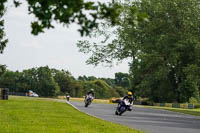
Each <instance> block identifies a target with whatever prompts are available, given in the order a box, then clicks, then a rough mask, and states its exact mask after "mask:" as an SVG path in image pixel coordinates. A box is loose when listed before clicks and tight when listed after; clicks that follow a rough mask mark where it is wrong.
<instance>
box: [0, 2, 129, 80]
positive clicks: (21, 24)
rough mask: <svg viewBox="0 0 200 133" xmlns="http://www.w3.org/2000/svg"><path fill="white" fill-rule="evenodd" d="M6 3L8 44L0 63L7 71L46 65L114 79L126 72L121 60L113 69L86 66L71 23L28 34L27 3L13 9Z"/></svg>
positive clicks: (77, 34)
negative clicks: (37, 33)
mask: <svg viewBox="0 0 200 133" xmlns="http://www.w3.org/2000/svg"><path fill="white" fill-rule="evenodd" d="M10 3H11V2H9V5H8V10H7V13H6V15H5V16H4V18H5V31H6V37H7V38H8V39H9V42H8V44H7V46H6V48H5V49H4V53H3V54H0V64H5V65H6V66H7V69H9V70H12V71H16V70H18V71H22V70H24V69H29V68H33V67H40V66H46V65H48V66H49V67H50V68H56V69H59V70H61V69H64V70H68V71H69V72H70V73H71V74H72V75H73V76H74V77H76V78H77V77H78V76H83V75H86V76H95V77H105V78H114V75H115V73H117V72H123V73H127V72H128V68H129V67H128V63H127V61H123V62H122V63H120V64H118V65H114V66H113V67H111V68H110V67H105V66H103V65H102V64H100V65H98V66H96V67H95V66H93V65H87V64H86V63H85V61H86V60H87V59H88V57H89V56H88V55H85V54H83V53H80V52H79V51H78V50H79V49H78V47H77V46H76V43H77V41H78V40H83V39H84V38H83V37H81V36H80V34H79V32H78V31H77V29H78V26H77V25H76V24H71V25H70V26H69V27H63V26H62V25H61V24H56V26H55V28H54V29H50V30H45V33H42V34H39V35H38V36H34V35H32V34H31V26H30V25H31V21H32V20H34V17H33V16H31V15H28V8H27V4H26V3H25V2H23V4H22V5H21V6H20V7H18V8H14V6H11V5H10Z"/></svg>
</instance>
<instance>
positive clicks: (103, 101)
mask: <svg viewBox="0 0 200 133" xmlns="http://www.w3.org/2000/svg"><path fill="white" fill-rule="evenodd" d="M58 99H66V98H65V96H59V97H58ZM70 101H77V102H83V101H84V98H74V97H73V98H70ZM93 103H104V104H110V102H109V99H94V101H93Z"/></svg>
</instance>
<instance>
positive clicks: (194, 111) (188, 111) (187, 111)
mask: <svg viewBox="0 0 200 133" xmlns="http://www.w3.org/2000/svg"><path fill="white" fill-rule="evenodd" d="M142 107H147V108H154V109H164V110H169V111H173V112H179V113H184V114H190V115H195V116H200V109H181V108H170V107H156V106H142Z"/></svg>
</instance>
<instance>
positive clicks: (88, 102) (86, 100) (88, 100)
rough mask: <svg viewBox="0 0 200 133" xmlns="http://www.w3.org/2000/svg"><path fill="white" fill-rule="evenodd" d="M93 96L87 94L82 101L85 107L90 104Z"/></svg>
mask: <svg viewBox="0 0 200 133" xmlns="http://www.w3.org/2000/svg"><path fill="white" fill-rule="evenodd" d="M93 99H94V98H93V96H92V95H87V96H86V98H85V100H84V102H85V107H88V105H90V104H91V103H92V100H93Z"/></svg>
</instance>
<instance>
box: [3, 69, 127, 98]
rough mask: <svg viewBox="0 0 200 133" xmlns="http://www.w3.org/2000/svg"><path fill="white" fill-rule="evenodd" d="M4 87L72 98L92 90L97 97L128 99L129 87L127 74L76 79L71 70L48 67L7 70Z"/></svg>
mask: <svg viewBox="0 0 200 133" xmlns="http://www.w3.org/2000/svg"><path fill="white" fill-rule="evenodd" d="M0 87H1V88H9V91H10V92H23V93H26V92H28V91H29V90H32V91H34V92H36V93H38V94H39V96H43V97H53V96H57V95H65V94H66V92H68V93H70V95H71V96H72V97H82V96H84V95H85V94H86V93H87V91H89V90H90V89H91V88H93V89H94V90H95V95H96V98H110V97H121V96H124V95H125V94H126V93H127V91H128V89H129V87H130V83H129V78H128V74H126V73H116V74H115V78H114V79H111V78H97V77H94V76H89V77H87V76H79V77H78V79H75V78H74V77H73V76H72V75H71V73H70V72H69V71H65V70H57V69H51V68H49V67H48V66H45V67H39V68H32V69H27V70H23V71H22V72H19V71H15V72H14V71H10V70H6V69H5V70H4V73H1V75H0Z"/></svg>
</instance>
